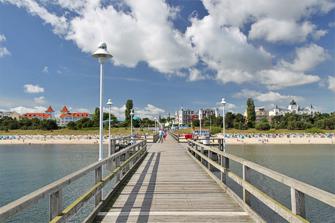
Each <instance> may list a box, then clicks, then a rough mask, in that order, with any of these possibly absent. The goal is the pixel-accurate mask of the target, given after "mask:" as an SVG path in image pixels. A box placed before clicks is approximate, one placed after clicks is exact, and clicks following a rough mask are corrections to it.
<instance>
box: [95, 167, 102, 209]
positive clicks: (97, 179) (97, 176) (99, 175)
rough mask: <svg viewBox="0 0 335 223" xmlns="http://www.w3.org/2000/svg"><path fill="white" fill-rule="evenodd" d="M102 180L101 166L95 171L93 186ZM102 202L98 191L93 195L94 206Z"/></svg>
mask: <svg viewBox="0 0 335 223" xmlns="http://www.w3.org/2000/svg"><path fill="white" fill-rule="evenodd" d="M101 180H102V166H99V167H97V168H96V169H95V184H97V183H99V182H100V181H101ZM101 201H102V190H98V191H97V193H96V194H95V206H97V205H98V204H99V203H100V202H101Z"/></svg>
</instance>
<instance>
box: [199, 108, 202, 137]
mask: <svg viewBox="0 0 335 223" xmlns="http://www.w3.org/2000/svg"><path fill="white" fill-rule="evenodd" d="M201 120H202V110H201V109H200V110H199V125H200V133H199V135H200V136H201V135H202V131H201Z"/></svg>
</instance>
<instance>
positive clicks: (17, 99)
mask: <svg viewBox="0 0 335 223" xmlns="http://www.w3.org/2000/svg"><path fill="white" fill-rule="evenodd" d="M334 9H335V1H332V0H329V1H328V0H323V1H319V0H306V1H298V0H297V1H288V0H285V1H266V0H258V1H243V0H222V1H215V0H203V1H200V0H199V1H196V0H195V1H186V0H182V1H179V0H169V1H163V0H143V1H133V0H125V1H121V0H113V1H99V0H85V1H70V0H52V1H45V0H36V1H34V0H0V109H2V110H15V111H19V112H25V111H38V110H43V109H44V108H45V107H47V106H48V105H53V106H54V107H55V108H56V109H60V108H61V107H62V106H63V105H68V106H69V107H71V108H72V109H73V110H80V111H84V110H90V111H92V110H93V108H94V107H96V106H97V105H98V99H99V98H98V94H99V75H98V74H99V73H98V72H99V70H98V69H99V67H98V63H97V61H95V60H94V59H93V58H92V57H91V56H90V54H91V52H93V51H94V49H95V48H96V46H97V45H98V44H99V43H100V42H101V41H105V42H106V43H107V45H108V48H109V50H110V51H111V53H112V54H113V55H114V58H113V60H112V61H111V62H108V63H106V66H105V81H104V83H105V90H104V95H105V101H107V98H109V97H111V98H112V100H113V102H114V107H113V112H114V113H116V114H117V115H119V116H121V115H122V113H123V105H124V103H125V101H126V100H127V99H128V98H131V99H133V100H134V104H135V107H136V108H137V112H138V115H139V116H143V117H144V116H149V117H150V116H152V115H158V114H160V113H168V112H171V114H172V113H174V111H175V110H176V109H178V108H180V107H181V106H183V107H187V108H195V109H196V108H200V107H214V106H217V102H218V101H220V99H221V97H225V98H226V100H227V101H228V102H229V103H230V104H229V106H228V107H229V109H231V110H233V111H236V112H243V110H244V108H245V101H246V98H247V97H253V98H254V99H255V103H256V105H257V106H266V107H268V108H271V107H272V106H274V105H275V104H278V105H280V106H286V105H287V104H288V102H289V101H290V100H291V99H296V100H297V101H298V103H299V104H301V105H302V106H308V105H309V104H313V105H315V106H316V107H317V108H318V109H320V110H321V111H323V112H330V111H334V110H335V100H334V96H335V59H334V56H335V41H334V40H335V10H334Z"/></svg>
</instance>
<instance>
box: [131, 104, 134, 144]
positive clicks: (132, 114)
mask: <svg viewBox="0 0 335 223" xmlns="http://www.w3.org/2000/svg"><path fill="white" fill-rule="evenodd" d="M133 117H134V109H131V111H130V139H131V142H132V143H133Z"/></svg>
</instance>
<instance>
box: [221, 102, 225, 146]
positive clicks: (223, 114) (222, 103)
mask: <svg viewBox="0 0 335 223" xmlns="http://www.w3.org/2000/svg"><path fill="white" fill-rule="evenodd" d="M221 105H222V134H223V150H225V149H226V136H225V135H226V125H225V112H224V109H225V106H226V101H225V99H224V98H222V100H221Z"/></svg>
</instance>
